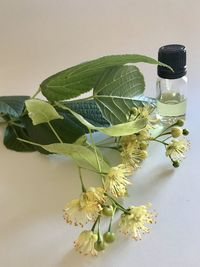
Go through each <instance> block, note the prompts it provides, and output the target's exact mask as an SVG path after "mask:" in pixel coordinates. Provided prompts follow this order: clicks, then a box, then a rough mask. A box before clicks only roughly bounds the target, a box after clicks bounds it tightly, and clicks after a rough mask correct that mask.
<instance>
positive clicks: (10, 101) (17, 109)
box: [0, 96, 29, 118]
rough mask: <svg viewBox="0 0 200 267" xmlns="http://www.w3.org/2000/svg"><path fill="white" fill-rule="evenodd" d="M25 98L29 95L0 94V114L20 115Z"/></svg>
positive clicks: (16, 116) (14, 116) (15, 116)
mask: <svg viewBox="0 0 200 267" xmlns="http://www.w3.org/2000/svg"><path fill="white" fill-rule="evenodd" d="M27 99H29V96H1V97H0V116H4V115H9V116H10V117H13V118H18V117H20V116H21V114H22V111H23V108H24V102H25V100H27Z"/></svg>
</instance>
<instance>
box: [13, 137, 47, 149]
mask: <svg viewBox="0 0 200 267" xmlns="http://www.w3.org/2000/svg"><path fill="white" fill-rule="evenodd" d="M17 140H19V141H22V142H24V143H27V144H30V145H34V146H40V147H42V145H41V144H38V143H34V142H31V141H28V140H25V139H22V138H19V137H18V138H17Z"/></svg>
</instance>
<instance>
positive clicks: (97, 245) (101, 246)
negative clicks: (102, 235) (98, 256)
mask: <svg viewBox="0 0 200 267" xmlns="http://www.w3.org/2000/svg"><path fill="white" fill-rule="evenodd" d="M94 248H95V249H96V250H97V251H102V250H105V248H106V244H105V242H104V241H101V240H100V241H97V242H96V243H95V244H94Z"/></svg>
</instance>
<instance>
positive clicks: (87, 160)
mask: <svg viewBox="0 0 200 267" xmlns="http://www.w3.org/2000/svg"><path fill="white" fill-rule="evenodd" d="M41 147H42V148H44V149H45V150H47V151H49V152H51V153H55V154H60V155H64V156H66V157H68V156H70V157H71V158H72V159H73V160H74V161H75V162H76V163H77V165H78V166H80V167H87V165H89V166H90V167H91V168H94V169H95V170H97V171H99V168H98V164H97V160H96V156H95V151H94V149H93V148H92V147H90V146H82V145H79V144H76V143H74V144H66V143H63V144H61V143H55V144H50V145H41ZM98 159H99V163H100V166H101V170H102V172H108V170H109V169H110V166H109V164H108V163H107V162H106V161H105V160H104V159H103V157H102V155H101V154H100V153H98Z"/></svg>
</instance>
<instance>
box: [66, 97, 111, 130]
mask: <svg viewBox="0 0 200 267" xmlns="http://www.w3.org/2000/svg"><path fill="white" fill-rule="evenodd" d="M66 103H67V106H68V107H69V108H70V109H72V110H73V111H75V112H76V113H78V114H80V115H82V116H83V117H84V118H85V119H86V120H87V121H89V122H90V123H92V124H93V125H95V126H102V127H108V126H109V125H110V123H109V122H108V121H107V120H106V119H105V118H104V117H103V116H102V113H101V110H100V108H99V107H98V105H97V104H96V102H95V101H94V100H93V99H90V100H87V101H86V100H84V99H83V100H80V99H78V101H76V100H74V101H66Z"/></svg>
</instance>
